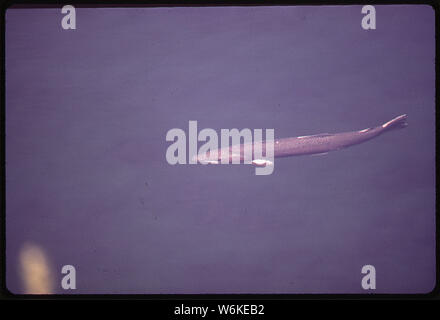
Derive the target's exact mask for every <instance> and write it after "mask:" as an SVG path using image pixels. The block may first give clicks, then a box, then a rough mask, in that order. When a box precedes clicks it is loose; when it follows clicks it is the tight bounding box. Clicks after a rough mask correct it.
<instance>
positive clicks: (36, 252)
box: [20, 243, 53, 294]
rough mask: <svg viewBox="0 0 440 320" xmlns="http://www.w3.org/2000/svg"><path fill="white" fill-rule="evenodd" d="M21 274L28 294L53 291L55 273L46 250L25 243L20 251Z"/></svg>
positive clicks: (25, 291)
mask: <svg viewBox="0 0 440 320" xmlns="http://www.w3.org/2000/svg"><path fill="white" fill-rule="evenodd" d="M20 275H21V279H22V282H23V286H24V293H27V294H50V293H53V276H52V275H53V274H52V271H51V268H50V265H49V260H48V258H47V256H46V254H45V253H44V251H43V250H42V249H41V248H40V247H38V246H37V245H34V244H29V243H28V244H25V245H24V246H23V248H22V249H21V252H20Z"/></svg>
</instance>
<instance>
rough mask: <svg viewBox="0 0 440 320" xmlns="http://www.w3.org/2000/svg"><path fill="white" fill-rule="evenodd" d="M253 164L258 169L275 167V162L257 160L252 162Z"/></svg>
mask: <svg viewBox="0 0 440 320" xmlns="http://www.w3.org/2000/svg"><path fill="white" fill-rule="evenodd" d="M252 164H253V165H254V166H257V167H265V166H271V165H273V162H272V161H269V160H263V159H255V160H253V161H252Z"/></svg>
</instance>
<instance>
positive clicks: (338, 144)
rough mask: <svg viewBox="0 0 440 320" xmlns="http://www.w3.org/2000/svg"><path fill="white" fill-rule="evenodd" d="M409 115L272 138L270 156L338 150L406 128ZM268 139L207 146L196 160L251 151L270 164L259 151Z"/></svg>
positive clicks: (258, 162)
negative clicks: (375, 123)
mask: <svg viewBox="0 0 440 320" xmlns="http://www.w3.org/2000/svg"><path fill="white" fill-rule="evenodd" d="M407 118H408V116H407V115H406V114H402V115H400V116H398V117H395V118H393V119H391V120H390V121H387V122H385V123H383V124H382V125H379V126H376V127H371V128H366V129H362V130H358V131H349V132H341V133H332V134H330V133H320V134H314V135H308V136H299V137H290V138H282V139H275V140H274V141H270V143H273V157H274V158H283V157H292V156H302V155H325V154H327V153H328V152H330V151H337V150H341V149H344V148H347V147H350V146H354V145H357V144H360V143H364V142H366V141H369V140H371V139H373V138H376V137H378V136H380V135H382V134H383V133H385V132H389V131H392V130H395V129H401V128H405V127H406V126H407V125H408V123H407ZM268 143H269V142H268V141H261V142H259V143H256V142H253V143H247V144H237V145H232V146H230V147H228V148H220V149H215V150H210V151H208V152H206V153H203V154H199V155H197V156H196V160H197V161H198V162H199V163H202V164H220V163H231V162H232V163H241V162H242V161H245V160H246V159H248V161H249V157H248V158H245V154H246V153H248V155H249V154H250V155H252V158H251V159H250V162H251V164H253V165H254V166H256V167H265V166H268V165H273V161H271V160H273V159H267V158H266V157H263V156H260V157H258V156H256V155H262V154H263V153H265V151H266V145H267V144H268Z"/></svg>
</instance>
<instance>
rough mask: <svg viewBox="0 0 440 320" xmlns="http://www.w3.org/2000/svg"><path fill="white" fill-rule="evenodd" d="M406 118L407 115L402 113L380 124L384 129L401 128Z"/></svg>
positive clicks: (405, 124)
mask: <svg viewBox="0 0 440 320" xmlns="http://www.w3.org/2000/svg"><path fill="white" fill-rule="evenodd" d="M407 118H408V116H407V115H406V114H402V115H400V116H398V117H395V118H394V119H392V120H390V121H388V122H385V123H384V124H383V125H382V128H383V129H384V130H387V131H388V130H393V129H401V128H405V127H406V126H407V125H408V123H407V122H406V119H407Z"/></svg>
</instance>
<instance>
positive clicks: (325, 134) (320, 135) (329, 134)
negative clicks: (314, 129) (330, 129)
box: [297, 133, 332, 139]
mask: <svg viewBox="0 0 440 320" xmlns="http://www.w3.org/2000/svg"><path fill="white" fill-rule="evenodd" d="M328 136H332V134H331V133H318V134H312V135H310V136H300V137H297V138H298V139H307V138H320V137H321V138H322V137H328Z"/></svg>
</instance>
